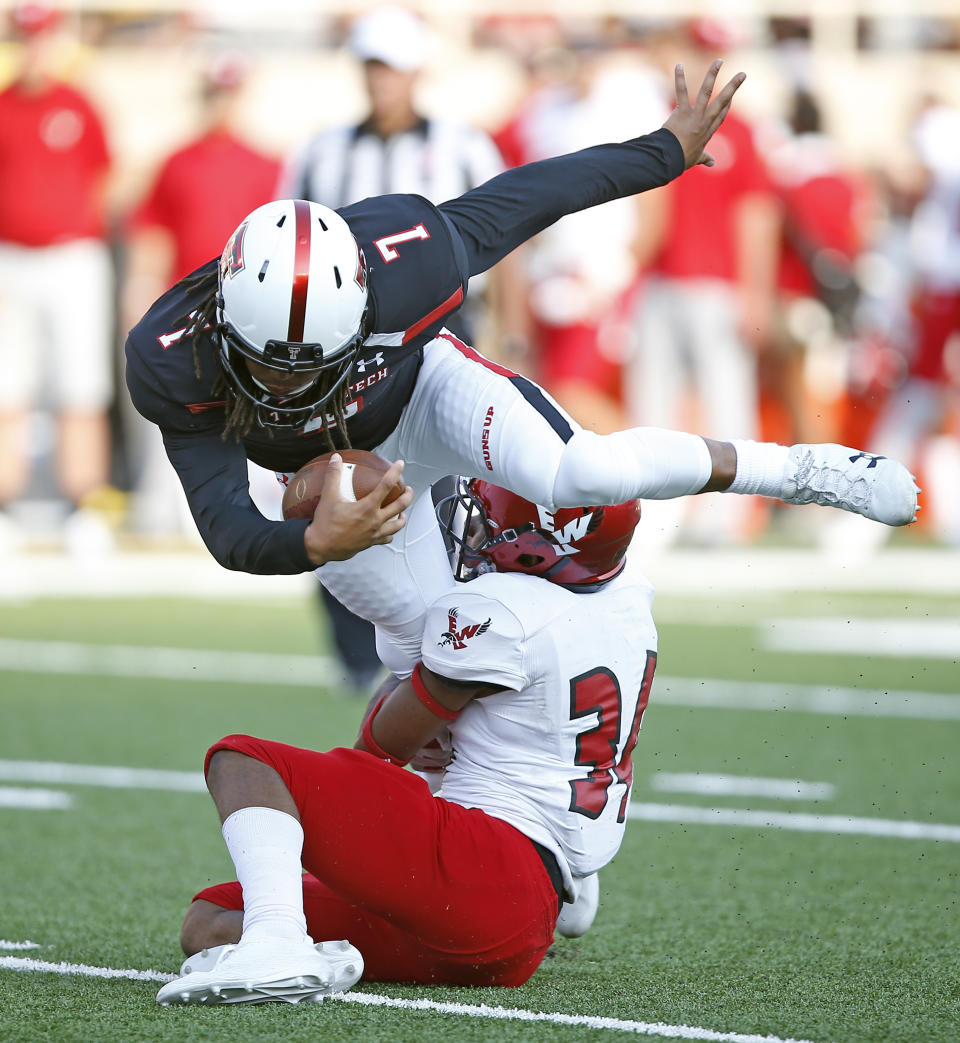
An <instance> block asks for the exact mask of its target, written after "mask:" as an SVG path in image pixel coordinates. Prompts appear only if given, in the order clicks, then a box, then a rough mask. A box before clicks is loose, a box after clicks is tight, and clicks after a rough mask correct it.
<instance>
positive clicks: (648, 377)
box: [624, 19, 780, 546]
mask: <svg viewBox="0 0 960 1043" xmlns="http://www.w3.org/2000/svg"><path fill="white" fill-rule="evenodd" d="M732 42H733V39H732V34H731V31H730V29H729V28H728V27H727V26H725V25H723V24H721V23H719V22H714V21H711V20H708V19H699V20H696V21H693V22H689V23H684V24H683V25H681V26H679V27H675V28H671V29H669V30H666V31H660V32H658V33H657V35H656V37H655V39H652V40H651V47H652V49H653V53H655V54H658V55H661V56H663V58H664V59H666V57H667V56H668V55H669V60H670V62H671V63H672V62H673V61H674V60H675V59H676V56H677V55H680V56H681V58H682V59H683V60H684V61H685V62H686V64H687V67H688V68H689V69H690V70H691V74H692V75H695V74H696V73H697V72H699V70H700V69H701V68H704V67H706V66H707V65H708V64H709V62H710V60H711V59H712V58H713V57H714V55H715V54H716V53H718V52H720V51H722V50H726V49H730V47H731V45H732ZM713 143H714V145H715V147H714V150H713V155H714V158H715V159H716V165H715V166H714V167H712V168H711V169H710V170H696V171H693V176H692V177H689V178H680V179H679V180H677V181H676V182H673V183H672V184H671V185H670V186H668V187H667V188H666V189H664V191H662V192H658V193H656V194H655V198H651V199H650V200H648V201H647V202H649V204H650V207H651V208H652V207H654V206H656V207H658V208H660V214H659V218H658V217H657V215H655V214H649V216H648V219H647V220H645V221H644V222H643V223H642V224H641V225H640V227H639V234H638V238H637V241H636V254H637V259H638V262H639V263H640V264H641V266H642V267H644V268H646V269H648V276H647V278H646V280H645V282H644V286H643V290H642V293H641V294H640V295H639V297H638V304H637V312H636V318H635V323H634V329H633V338H634V344H633V348H632V351H631V353H630V357H629V358H628V363H627V367H626V371H625V375H624V381H625V396H626V399H627V405H628V410H629V417H630V423H633V424H649V425H653V426H657V427H661V426H662V427H686V428H689V429H692V430H699V429H705V430H721V431H731V432H734V434H735V437H739V438H755V437H757V434H758V430H759V392H758V366H757V356H758V354H759V353H760V352H762V351H763V350H765V348H766V347H767V345H768V343H769V339H770V335H771V328H772V320H773V314H774V302H775V292H774V291H775V280H776V272H777V256H778V250H779V242H780V238H779V236H780V228H779V208H778V205H777V201H776V197H775V196H774V194H773V191H772V188H771V185H770V178H769V175H768V173H767V170H766V168H765V166H764V163H763V161H762V160H761V157H760V155H759V153H758V151H757V147H756V145H755V143H754V133H753V130H752V128H751V126H750V125H749V124H748V123H747V122H746V120H744V119H743V117H742V116H739V115H738V114H737V113H735V112H731V114H730V116H729V117H728V118H727V119H726V120H725V121H724V124H723V126H722V127H721V128H720V129H719V131H718V132H717V134H716V135H715V136H714V139H713ZM688 385H689V388H688ZM690 391H692V392H693V395H694V396H695V398H694V403H693V410H694V413H693V416H692V417H691V416H690V415H689V410H690V401H689V392H690ZM696 507H697V508H698V510H696V513H695V515H693V516H692V517H691V523H692V524H691V528H690V530H689V533H688V535H689V537H690V538H692V539H694V540H695V541H697V542H699V543H704V544H733V543H739V542H742V541H744V540H745V539H747V538H748V537H749V536H750V535H751V531H750V530H751V523H752V522H753V521H754V519H756V507H755V506H754V505H751V504H749V503H747V502H746V501H745V500H735V499H734V498H733V497H727V498H726V499H725V500H723V502H714V503H710V504H697V505H696ZM688 509H689V508H688V505H686V504H684V503H682V502H681V501H679V500H677V501H674V502H672V503H670V504H663V505H654V507H653V509H652V510H650V511H648V513H647V517H646V519H645V522H646V524H645V525H644V534H643V535H644V538H648V539H649V540H650V542H651V544H653V545H658V544H659V545H662V546H665V545H668V544H669V543H671V542H673V540H675V539H676V537H677V536H678V535H679V534H680V528H681V525H682V523H683V520H684V517H685V516H687V512H688Z"/></svg>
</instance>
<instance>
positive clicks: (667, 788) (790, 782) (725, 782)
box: [0, 761, 835, 800]
mask: <svg viewBox="0 0 960 1043" xmlns="http://www.w3.org/2000/svg"><path fill="white" fill-rule="evenodd" d="M2 764H3V762H2V761H0V772H2ZM2 777H3V776H2V774H0V778H2ZM650 786H651V788H652V789H655V790H660V791H662V792H665V793H707V794H710V795H711V796H717V795H722V796H725V797H729V796H733V797H771V798H773V799H774V800H832V799H833V796H834V793H835V788H834V787H833V786H832V785H831V784H830V783H829V782H803V781H801V780H800V779H765V778H755V777H752V776H749V775H714V774H711V773H709V772H705V771H697V772H674V771H658V772H656V773H655V774H654V775H653V777H652V778H651V779H650Z"/></svg>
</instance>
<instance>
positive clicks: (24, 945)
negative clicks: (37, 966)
mask: <svg viewBox="0 0 960 1043" xmlns="http://www.w3.org/2000/svg"><path fill="white" fill-rule="evenodd" d="M39 948H40V946H39V945H38V944H37V943H36V942H8V941H7V940H6V939H5V938H0V949H7V950H8V951H9V950H10V949H39Z"/></svg>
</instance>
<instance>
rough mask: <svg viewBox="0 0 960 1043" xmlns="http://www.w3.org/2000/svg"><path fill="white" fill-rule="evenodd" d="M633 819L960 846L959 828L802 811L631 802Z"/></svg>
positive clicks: (631, 816)
mask: <svg viewBox="0 0 960 1043" xmlns="http://www.w3.org/2000/svg"><path fill="white" fill-rule="evenodd" d="M630 818H633V819H643V820H644V821H646V822H683V823H687V824H691V825H700V826H750V827H753V828H755V829H787V830H795V831H797V832H800V833H844V834H850V833H853V834H861V835H863V836H873V837H898V838H901V839H904V840H946V841H949V842H950V843H953V844H960V826H947V825H942V824H941V823H937V822H908V821H901V820H899V819H888V818H857V817H855V816H853V815H811V814H808V813H806V812H802V811H751V810H748V809H747V808H698V807H692V806H688V805H685V804H645V803H642V802H640V801H632V802H631V804H630Z"/></svg>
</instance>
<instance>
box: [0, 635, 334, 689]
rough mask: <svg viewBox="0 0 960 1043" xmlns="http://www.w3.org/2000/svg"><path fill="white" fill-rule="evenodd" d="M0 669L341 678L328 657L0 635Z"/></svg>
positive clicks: (177, 677)
mask: <svg viewBox="0 0 960 1043" xmlns="http://www.w3.org/2000/svg"><path fill="white" fill-rule="evenodd" d="M0 669H4V670H17V671H23V672H25V673H37V674H88V675H93V676H95V677H152V678H158V679H160V680H165V681H214V682H221V683H226V684H257V685H274V686H276V685H296V686H303V687H311V688H312V687H316V686H318V685H323V684H331V683H336V682H339V681H340V680H342V678H343V670H342V669H341V667H340V666H339V664H338V663H337V662H336V660H334V659H332V658H330V657H328V656H312V655H285V654H282V653H278V652H229V651H225V650H224V651H215V650H211V649H204V648H155V647H148V646H145V647H140V646H137V645H95V644H81V643H79V642H73V641H24V640H17V639H15V638H0Z"/></svg>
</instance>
